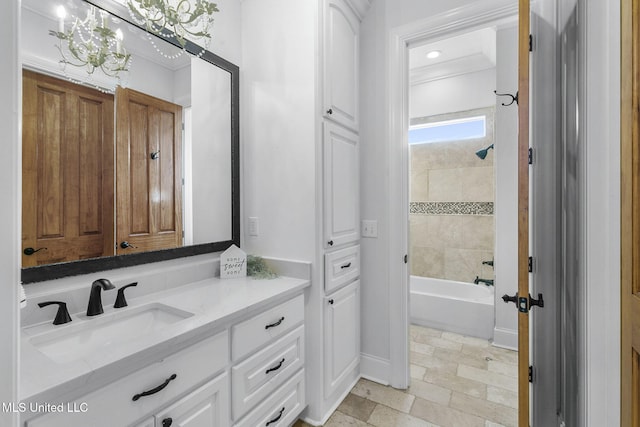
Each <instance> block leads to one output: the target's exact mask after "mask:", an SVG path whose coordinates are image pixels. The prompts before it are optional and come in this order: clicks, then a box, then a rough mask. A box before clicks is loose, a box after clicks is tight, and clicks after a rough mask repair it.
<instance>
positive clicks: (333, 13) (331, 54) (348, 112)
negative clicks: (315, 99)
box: [324, 0, 360, 131]
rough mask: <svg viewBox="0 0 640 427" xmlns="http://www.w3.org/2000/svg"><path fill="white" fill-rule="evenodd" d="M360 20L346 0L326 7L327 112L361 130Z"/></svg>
mask: <svg viewBox="0 0 640 427" xmlns="http://www.w3.org/2000/svg"><path fill="white" fill-rule="evenodd" d="M359 46H360V22H359V20H358V18H357V16H356V15H355V13H354V12H353V11H352V10H351V8H350V7H349V6H348V5H347V2H346V1H345V0H326V1H325V7H324V107H325V112H324V115H325V117H327V118H330V119H331V120H334V121H336V122H338V123H340V124H342V125H344V126H347V127H349V128H351V129H353V130H355V131H357V130H358V122H359V108H358V80H359V78H358V72H359V71H358V68H359V49H360V47H359Z"/></svg>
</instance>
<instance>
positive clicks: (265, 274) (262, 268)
mask: <svg viewBox="0 0 640 427" xmlns="http://www.w3.org/2000/svg"><path fill="white" fill-rule="evenodd" d="M247 276H251V277H254V278H256V279H275V278H276V277H278V275H277V274H276V273H274V272H273V270H271V268H269V266H268V265H267V263H266V262H265V260H264V259H262V258H261V257H259V256H254V255H247Z"/></svg>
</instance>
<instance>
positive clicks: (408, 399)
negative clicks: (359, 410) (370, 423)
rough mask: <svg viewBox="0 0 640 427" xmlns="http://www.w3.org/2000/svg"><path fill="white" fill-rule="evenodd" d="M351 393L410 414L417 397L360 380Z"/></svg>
mask: <svg viewBox="0 0 640 427" xmlns="http://www.w3.org/2000/svg"><path fill="white" fill-rule="evenodd" d="M351 393H353V394H355V395H356V396H360V397H363V398H365V399H369V400H372V401H374V402H376V403H382V404H383V405H387V406H389V407H390V408H393V409H396V410H398V411H400V412H405V413H409V410H410V409H411V405H412V404H413V401H414V399H415V396H413V395H410V394H407V393H404V392H402V391H400V390H396V389H394V388H391V387H387V386H383V385H381V384H378V383H374V382H372V381H368V380H360V381H358V383H357V384H356V385H355V387H354V388H353V390H351Z"/></svg>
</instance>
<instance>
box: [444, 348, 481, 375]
mask: <svg viewBox="0 0 640 427" xmlns="http://www.w3.org/2000/svg"><path fill="white" fill-rule="evenodd" d="M433 355H434V356H435V357H438V358H440V359H442V360H448V361H450V362H455V363H458V364H461V365H467V366H473V367H474V368H479V369H485V370H486V369H487V368H488V366H489V362H487V360H486V359H485V358H484V357H482V356H478V355H472V354H463V353H460V352H459V351H453V350H447V349H444V348H437V349H436V350H435V352H434V353H433Z"/></svg>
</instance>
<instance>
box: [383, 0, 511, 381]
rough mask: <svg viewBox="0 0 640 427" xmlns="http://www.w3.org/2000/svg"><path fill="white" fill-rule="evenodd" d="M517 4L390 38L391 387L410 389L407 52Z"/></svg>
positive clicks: (493, 19) (486, 5) (499, 17)
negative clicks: (406, 259) (407, 256)
mask: <svg viewBox="0 0 640 427" xmlns="http://www.w3.org/2000/svg"><path fill="white" fill-rule="evenodd" d="M517 14H518V3H517V2H513V1H509V0H492V1H483V2H477V3H474V4H471V5H467V6H463V7H459V8H456V9H452V10H449V11H446V12H444V13H441V14H438V15H434V16H432V17H429V18H427V19H424V20H420V21H417V22H414V23H411V24H407V25H403V26H400V27H397V28H394V29H391V31H390V32H389V51H388V52H389V56H388V59H389V61H388V64H389V70H388V78H389V80H388V90H389V92H388V95H389V102H388V104H387V105H388V107H387V108H388V114H387V117H388V141H389V191H388V194H389V195H390V197H389V205H388V206H389V236H391V237H390V239H389V281H388V282H389V322H390V325H389V329H390V338H389V341H390V342H389V348H390V357H389V359H390V365H391V369H390V378H389V379H390V381H389V382H390V384H391V386H393V387H395V388H401V389H405V388H407V387H408V386H409V270H408V264H407V263H405V261H404V257H405V255H407V254H408V240H409V223H408V218H409V182H408V176H409V173H408V169H409V163H408V162H409V146H408V144H407V143H406V141H407V138H408V127H409V48H410V47H411V46H413V45H416V44H419V43H424V42H427V41H428V42H432V41H437V40H440V39H444V38H447V37H451V36H454V35H457V34H460V33H463V32H468V31H473V30H475V29H480V28H483V27H487V26H489V25H495V24H498V23H500V21H503V20H509V19H512V18H513V17H514V16H515V15H517Z"/></svg>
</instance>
